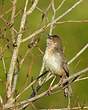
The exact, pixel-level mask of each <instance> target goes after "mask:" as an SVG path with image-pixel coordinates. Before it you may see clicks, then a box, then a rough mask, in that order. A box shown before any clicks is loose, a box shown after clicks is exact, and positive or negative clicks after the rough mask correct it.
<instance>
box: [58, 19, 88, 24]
mask: <svg viewBox="0 0 88 110" xmlns="http://www.w3.org/2000/svg"><path fill="white" fill-rule="evenodd" d="M64 23H88V20H87V19H86V20H68V21H59V22H56V24H64Z"/></svg>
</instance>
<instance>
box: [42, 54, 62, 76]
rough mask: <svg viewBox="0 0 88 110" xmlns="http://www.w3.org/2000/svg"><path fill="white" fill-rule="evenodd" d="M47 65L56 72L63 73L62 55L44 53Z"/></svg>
mask: <svg viewBox="0 0 88 110" xmlns="http://www.w3.org/2000/svg"><path fill="white" fill-rule="evenodd" d="M44 62H45V67H46V68H47V69H49V70H50V71H51V72H53V73H54V74H61V73H60V70H61V65H62V57H61V56H60V54H59V53H56V54H53V55H49V54H48V53H46V54H45V55H44Z"/></svg>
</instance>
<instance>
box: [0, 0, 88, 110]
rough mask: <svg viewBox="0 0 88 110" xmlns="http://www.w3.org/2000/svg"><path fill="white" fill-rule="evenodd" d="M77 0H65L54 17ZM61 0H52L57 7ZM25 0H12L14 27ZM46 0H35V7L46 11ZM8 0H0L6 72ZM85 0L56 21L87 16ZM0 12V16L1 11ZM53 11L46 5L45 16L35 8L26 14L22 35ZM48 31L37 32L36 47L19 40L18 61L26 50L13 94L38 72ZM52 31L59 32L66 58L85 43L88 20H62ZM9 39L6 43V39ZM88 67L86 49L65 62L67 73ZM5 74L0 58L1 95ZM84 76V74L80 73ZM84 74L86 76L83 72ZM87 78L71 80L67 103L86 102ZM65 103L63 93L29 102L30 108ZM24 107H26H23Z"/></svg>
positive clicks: (10, 48) (0, 38)
mask: <svg viewBox="0 0 88 110" xmlns="http://www.w3.org/2000/svg"><path fill="white" fill-rule="evenodd" d="M77 1H78V0H66V1H65V3H64V4H63V6H62V7H61V8H60V10H59V11H58V12H57V14H56V17H58V16H60V15H61V14H63V13H64V12H65V11H66V10H67V9H69V8H70V7H71V6H72V5H73V4H74V3H76V2H77ZM61 2H62V0H55V7H58V6H59V5H60V3H61ZM24 4H25V0H17V4H16V16H15V23H14V24H13V25H14V27H15V29H16V30H17V31H18V30H19V27H20V21H21V17H22V13H23V8H24ZM49 4H50V0H39V3H38V5H37V7H39V8H40V9H41V10H42V11H43V12H45V11H46V9H47V7H48V5H49ZM31 5H32V1H31V0H29V5H28V9H29V8H30V7H31ZM11 8H12V1H11V0H0V51H1V50H3V49H4V48H5V45H6V44H8V46H7V48H6V49H5V50H4V54H3V56H4V61H5V64H6V72H8V69H9V65H10V61H11V57H12V52H13V44H12V40H11V29H10V28H11V25H10V24H9V23H10V20H11ZM8 10H10V11H9V12H8V13H7V14H4V13H5V12H6V11H8ZM87 11H88V0H83V2H82V3H80V4H79V5H78V6H77V7H76V8H75V9H73V10H72V11H71V12H70V13H69V14H67V15H66V16H65V17H63V18H62V19H61V20H60V21H68V20H73V21H74V20H88V12H87ZM3 14H4V16H3V17H2V15H3ZM52 15H53V12H52V9H51V8H50V9H49V10H48V12H47V18H48V20H47V18H46V17H43V13H41V12H40V11H39V10H38V9H37V8H36V9H35V10H34V11H33V13H32V14H31V15H30V16H28V17H27V21H26V25H25V30H24V32H23V37H22V38H23V39H24V38H26V37H27V36H28V35H30V34H31V33H33V32H35V31H36V30H38V29H39V28H41V27H42V26H43V25H46V24H47V23H48V22H50V21H51V18H52ZM48 33H49V28H48V29H46V30H45V31H44V32H42V33H40V34H39V35H37V36H36V37H38V38H39V42H38V44H37V47H34V48H33V49H30V48H28V45H29V44H30V40H28V41H27V42H25V43H22V44H21V46H20V51H19V56H18V58H19V61H21V59H22V58H23V57H24V55H25V53H26V52H27V50H29V54H28V55H27V57H26V58H25V61H24V63H23V64H22V66H21V68H20V71H19V73H18V74H19V75H18V81H17V87H16V94H18V93H20V92H21V91H22V90H23V88H25V87H26V86H27V85H28V84H29V83H30V82H31V77H33V78H34V79H35V78H36V77H37V76H38V74H39V72H40V69H41V65H42V59H43V54H44V51H45V48H46V39H47V35H48ZM53 34H57V35H60V36H61V38H62V42H63V48H64V53H65V56H66V59H67V61H69V60H71V59H72V58H73V57H74V56H75V54H76V53H77V52H79V51H80V50H81V49H82V48H83V47H84V46H85V45H86V44H87V43H88V22H85V23H83V22H81V23H63V24H57V25H56V26H55V28H54V30H53ZM8 42H9V43H8ZM41 51H42V52H43V53H41ZM0 57H1V56H0ZM86 67H88V49H86V50H85V51H84V52H83V54H81V55H80V56H79V57H78V58H77V59H76V60H75V61H74V62H73V63H72V64H70V65H69V71H70V75H71V74H74V73H76V72H78V71H81V70H82V69H84V68H86ZM6 74H7V73H4V70H3V62H2V60H1V59H0V79H1V80H2V82H0V95H1V96H2V97H3V98H5V93H6V89H5V83H6ZM83 76H85V75H83ZM86 76H88V75H87V74H86ZM49 83H50V81H49V82H48V83H47V84H46V85H45V86H44V87H43V88H42V89H41V90H40V91H44V90H46V89H47V88H48V85H49ZM87 84H88V80H83V81H80V82H76V83H74V84H72V89H73V94H72V98H71V105H72V106H73V107H74V106H84V105H88V85H87ZM30 94H31V89H29V90H28V91H27V92H25V93H24V94H23V95H22V97H20V98H19V99H18V100H23V99H26V98H27V97H29V96H30ZM61 107H67V99H66V98H65V97H64V95H63V93H62V92H60V93H56V94H53V95H51V96H47V97H42V98H41V99H39V100H37V101H36V102H34V103H33V105H31V108H30V109H31V110H33V109H43V108H44V109H47V108H61ZM26 110H29V108H27V109H26Z"/></svg>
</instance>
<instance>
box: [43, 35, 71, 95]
mask: <svg viewBox="0 0 88 110" xmlns="http://www.w3.org/2000/svg"><path fill="white" fill-rule="evenodd" d="M43 62H44V68H45V70H49V71H51V73H52V74H55V75H56V76H60V84H61V86H62V87H63V84H62V82H63V80H64V79H66V78H68V77H69V70H68V65H67V62H66V60H65V57H64V52H63V48H62V42H61V38H60V37H59V36H58V35H52V36H50V35H49V37H48V39H47V47H46V51H45V54H44V58H43ZM71 92H72V90H71V87H70V86H69V84H68V85H67V86H66V88H65V89H64V95H65V96H68V95H71Z"/></svg>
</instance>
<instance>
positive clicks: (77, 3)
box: [21, 0, 83, 43]
mask: <svg viewBox="0 0 88 110" xmlns="http://www.w3.org/2000/svg"><path fill="white" fill-rule="evenodd" d="M82 1H83V0H79V1H78V2H76V3H75V4H74V5H73V6H72V7H71V8H69V9H68V10H67V11H66V12H65V13H63V14H62V15H61V16H59V17H57V18H56V19H55V20H54V21H53V22H52V23H53V24H55V23H56V22H57V21H59V20H60V19H61V18H63V17H64V16H65V15H67V14H68V13H69V12H71V11H72V10H73V9H74V8H75V7H76V6H77V5H79V4H80V3H81V2H82ZM50 25H51V23H48V24H47V25H45V26H43V27H42V28H40V29H39V30H37V31H35V32H34V33H32V34H31V35H29V36H28V37H26V38H24V39H23V40H22V41H21V42H22V43H23V42H26V41H27V40H29V39H31V38H32V37H34V36H36V35H38V34H40V33H41V32H43V31H44V30H45V29H46V28H48V27H49V26H50Z"/></svg>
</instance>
